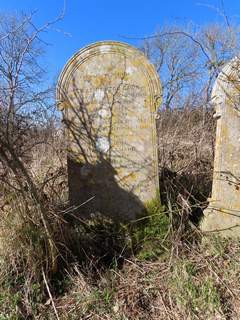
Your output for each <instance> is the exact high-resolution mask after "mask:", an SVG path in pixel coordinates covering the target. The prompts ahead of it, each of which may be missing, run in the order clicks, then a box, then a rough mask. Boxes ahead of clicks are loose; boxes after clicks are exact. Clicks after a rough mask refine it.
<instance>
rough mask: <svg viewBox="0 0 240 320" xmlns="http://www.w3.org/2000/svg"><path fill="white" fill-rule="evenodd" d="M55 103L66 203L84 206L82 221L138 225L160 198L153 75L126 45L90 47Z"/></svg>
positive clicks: (63, 81)
mask: <svg viewBox="0 0 240 320" xmlns="http://www.w3.org/2000/svg"><path fill="white" fill-rule="evenodd" d="M57 100H58V105H59V108H60V110H62V112H63V118H64V122H65V125H66V128H67V130H66V131H67V137H68V148H69V150H68V169H69V195H70V202H71V203H73V204H81V203H84V202H86V201H87V203H85V204H84V205H83V206H82V207H81V212H85V213H86V214H90V213H92V212H96V211H100V212H101V213H103V214H106V215H110V216H112V217H114V218H116V219H120V220H129V219H135V218H136V217H137V216H139V215H140V214H142V213H143V212H144V209H145V205H146V203H147V202H149V201H151V200H152V199H154V198H155V197H156V196H157V195H158V192H159V190H158V189H159V181H158V156H157V138H156V124H155V112H156V108H157V107H158V106H159V104H160V100H161V87H160V81H159V77H158V74H157V73H156V71H155V70H154V67H153V66H152V65H151V64H150V63H149V62H148V60H147V59H146V57H145V56H144V55H143V53H141V52H140V51H139V50H137V49H135V48H133V47H131V46H130V45H127V44H125V43H120V42H113V41H104V42H98V43H94V44H92V45H90V46H88V47H86V48H84V49H82V50H80V51H79V52H78V53H77V54H75V55H74V56H73V57H72V58H71V59H70V61H69V62H68V63H67V64H66V66H65V68H64V69H63V72H62V74H61V76H60V79H59V83H58V91H57ZM89 199H91V200H90V201H88V200H89Z"/></svg>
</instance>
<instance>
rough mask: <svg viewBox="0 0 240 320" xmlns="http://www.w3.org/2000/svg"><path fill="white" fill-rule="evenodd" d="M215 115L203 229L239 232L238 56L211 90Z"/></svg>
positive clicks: (233, 233)
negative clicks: (213, 155)
mask: <svg viewBox="0 0 240 320" xmlns="http://www.w3.org/2000/svg"><path fill="white" fill-rule="evenodd" d="M212 100H213V103H214V105H215V117H216V119H217V132H216V146H215V160H214V173H213V185H212V197H211V199H209V200H210V203H209V206H208V208H207V209H206V210H205V212H204V216H205V218H204V220H203V223H202V230H203V231H216V232H221V234H222V235H224V236H240V228H239V227H240V60H239V59H238V58H235V59H233V60H232V61H231V62H230V63H229V64H228V65H227V66H226V67H224V68H223V70H222V72H221V73H220V75H219V76H218V79H217V80H216V83H215V85H214V88H213V91H212Z"/></svg>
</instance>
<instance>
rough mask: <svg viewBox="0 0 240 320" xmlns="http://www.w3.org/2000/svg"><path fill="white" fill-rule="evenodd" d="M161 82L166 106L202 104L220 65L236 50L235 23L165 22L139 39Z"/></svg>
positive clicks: (206, 99)
mask: <svg viewBox="0 0 240 320" xmlns="http://www.w3.org/2000/svg"><path fill="white" fill-rule="evenodd" d="M143 40H144V41H143V45H142V49H143V51H144V52H145V54H146V55H147V56H148V57H149V58H150V59H151V60H152V61H153V63H154V65H155V67H156V68H157V71H158V72H159V75H160V78H161V81H162V86H163V106H164V108H166V109H171V108H183V107H190V106H191V107H196V106H201V105H206V104H207V103H208V102H209V100H210V92H211V89H212V85H213V83H214V80H215V79H216V77H217V75H218V74H219V72H220V70H221V68H222V66H223V65H224V64H225V63H226V62H227V61H229V59H231V58H232V57H233V56H235V55H236V54H237V52H238V48H239V39H238V27H236V26H232V27H231V26H230V25H228V26H225V25H221V24H211V25H207V26H205V27H202V28H196V27H195V28H194V26H193V25H192V24H190V25H189V26H187V27H179V26H170V27H169V26H165V27H163V28H162V29H160V30H159V31H158V32H156V34H155V35H153V36H150V37H147V38H145V39H143Z"/></svg>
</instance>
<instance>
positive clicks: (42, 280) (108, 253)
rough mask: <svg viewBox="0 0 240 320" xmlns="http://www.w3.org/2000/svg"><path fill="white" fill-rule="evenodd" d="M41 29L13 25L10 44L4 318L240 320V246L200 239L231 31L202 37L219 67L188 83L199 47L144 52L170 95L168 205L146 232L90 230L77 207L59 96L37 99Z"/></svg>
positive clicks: (0, 125) (163, 163)
mask: <svg viewBox="0 0 240 320" xmlns="http://www.w3.org/2000/svg"><path fill="white" fill-rule="evenodd" d="M31 19H32V17H31V16H25V17H23V20H18V19H17V20H16V19H12V18H11V19H10V20H11V24H9V23H7V24H6V21H5V24H4V25H3V26H4V27H5V28H6V29H4V28H3V29H2V30H1V35H0V43H1V45H2V47H3V48H4V50H5V51H1V54H2V55H3V54H5V56H3V57H4V61H2V60H1V58H0V63H1V67H2V69H1V73H2V74H3V75H4V79H3V80H1V83H0V111H1V114H0V163H1V185H0V204H1V205H0V226H1V229H0V234H1V241H0V244H1V245H0V265H1V272H0V319H3V320H4V319H12V320H14V319H15V320H16V319H19V320H20V319H106V320H107V319H116V320H117V319H118V320H120V319H121V320H123V319H142V320H143V319H222V320H223V319H239V317H240V310H239V308H240V305H239V290H240V287H239V283H240V282H239V274H240V273H239V262H240V261H239V259H240V252H239V241H237V240H235V241H230V240H228V241H227V240H222V239H215V238H213V239H209V242H208V241H207V240H205V241H203V242H201V233H200V232H199V230H198V228H197V225H198V222H199V219H200V217H201V215H202V209H203V208H204V206H205V205H206V201H207V198H208V196H209V194H210V189H211V179H212V169H213V150H214V148H213V146H214V136H215V124H214V120H213V118H212V113H213V111H212V108H211V105H210V101H209V95H208V93H209V92H210V89H211V85H212V82H213V80H214V77H215V76H216V75H217V72H218V68H219V66H221V65H222V64H223V63H224V61H226V60H227V59H228V58H230V57H231V55H233V54H234V52H235V51H234V50H235V49H236V46H235V40H236V37H235V35H234V34H232V32H233V30H232V29H231V30H230V31H231V32H230V35H231V37H226V34H223V32H221V31H222V29H221V28H209V29H204V30H202V31H203V32H201V34H198V35H193V36H194V37H195V38H194V39H195V40H196V39H197V40H196V41H197V42H199V41H201V42H200V43H201V44H202V46H203V47H202V48H203V49H204V52H206V53H207V57H208V59H207V61H206V60H204V59H202V58H200V60H198V64H197V68H196V66H194V65H192V64H191V65H190V66H189V69H188V73H187V74H186V75H185V74H184V73H182V72H183V71H184V70H185V66H186V62H187V60H186V59H188V58H189V54H190V55H191V58H192V59H191V62H192V63H193V62H194V61H195V59H196V58H198V57H199V54H200V53H203V52H202V51H203V50H202V48H200V49H201V50H200V51H201V52H200V53H199V52H198V49H199V45H197V42H194V43H195V44H196V47H194V48H192V47H191V46H190V47H189V45H188V48H189V49H190V50H189V51H187V50H184V49H185V48H184V47H182V46H181V45H180V44H181V41H182V40H181V39H182V37H183V33H179V32H178V31H176V30H175V29H174V32H175V35H177V36H176V37H175V42H171V41H170V39H169V38H168V40H167V41H166V40H165V42H163V41H162V39H163V37H162V36H161V34H160V33H158V34H157V35H156V36H155V38H154V39H155V40H156V42H155V43H154V45H153V43H152V42H149V43H145V44H144V45H145V49H154V48H155V49H157V51H154V50H153V51H154V54H153V56H152V55H151V54H152V50H150V51H151V52H150V51H148V52H147V53H149V56H150V57H151V58H152V60H154V59H153V58H154V57H155V58H158V60H157V61H155V62H159V65H158V67H159V73H160V74H161V76H162V79H163V83H164V90H165V91H164V97H165V98H164V99H165V100H164V107H165V108H164V109H163V110H162V111H161V112H159V117H160V118H159V120H158V137H159V169H160V170H159V171H160V182H161V185H160V188H161V197H162V204H163V206H159V204H156V203H155V202H153V203H152V204H150V205H149V208H148V213H149V215H148V217H147V218H146V219H145V221H144V223H134V224H130V225H123V224H116V223H115V222H113V221H111V220H110V219H106V218H103V217H102V216H101V215H95V216H94V217H92V219H90V220H89V221H82V219H81V206H80V207H78V208H71V207H69V204H68V202H67V176H66V163H65V161H66V160H65V159H66V151H65V146H64V136H63V133H62V131H61V126H60V125H59V123H58V122H57V123H56V122H54V121H53V118H52V117H49V115H52V113H51V112H50V110H51V108H50V106H51V103H49V101H50V102H51V101H52V100H51V96H50V97H49V93H50V92H51V90H42V91H41V92H36V91H35V90H36V88H38V85H39V83H40V82H39V81H40V80H39V79H40V76H41V74H42V73H41V72H42V69H41V70H39V69H38V65H37V64H35V62H36V61H34V59H32V58H30V57H32V53H33V51H32V49H34V50H37V47H35V42H34V41H35V40H37V44H38V35H39V33H41V31H42V30H45V29H44V28H43V29H41V28H33V25H32V24H31V23H30V29H28V28H29V22H31ZM4 30H5V33H3V31H4ZM21 31H22V32H21ZM23 31H24V32H23ZM210 31H211V32H210ZM29 32H30V33H29ZM176 32H177V33H176ZM184 32H187V31H186V30H185V31H184ZM35 33H36V34H35ZM168 33H169V37H170V38H171V39H172V37H173V35H174V33H173V30H170V31H169V32H168ZM164 34H165V35H164V37H166V30H165V31H164ZM162 35H163V33H162ZM196 36H197V38H196ZM19 37H20V38H19ZM22 37H23V38H22ZM9 39H10V41H8V40H9ZM16 39H17V41H16ZM19 39H20V40H21V41H19ZM31 39H32V40H31ZM165 39H166V38H165ZM187 39H188V40H189V39H190V38H189V37H188V38H187ZM30 40H31V41H30ZM188 40H187V41H186V43H185V42H184V43H185V46H187V43H189V41H188ZM3 41H4V42H3ZM29 41H30V42H29ZM10 43H15V45H16V47H14V46H10V45H9V44H10ZM174 43H175V44H176V45H175V47H174V46H172V44H174ZM216 43H217V46H215V45H214V44H216ZM33 44H34V45H33ZM24 45H25V46H24ZM19 46H20V47H19ZM154 46H155V47H154ZM16 48H18V50H16ZM224 48H225V49H224ZM233 49H234V50H233ZM216 50H217V51H219V55H216V54H215V51H216ZM16 52H21V53H22V54H23V55H20V56H17V58H18V59H21V62H22V63H19V60H16V56H15V54H16ZM34 52H35V53H37V54H39V56H41V54H42V51H41V50H40V48H39V49H38V50H37V51H34ZM150 53H151V54H150ZM163 53H164V56H161V54H163ZM185 54H187V55H185ZM192 54H193V55H192ZM24 55H25V56H24ZM34 56H35V57H37V55H34ZM178 57H179V59H177V58H178ZM180 57H181V59H180ZM165 58H166V59H167V60H165ZM205 58H206V57H205ZM6 61H7V62H8V63H7V64H5V63H6ZM165 61H167V62H166V63H165ZM174 61H175V62H174ZM30 62H31V63H30ZM12 63H13V65H15V68H11V65H12ZM24 63H25V64H24ZM29 63H30V64H29ZM199 64H200V65H201V67H202V68H203V67H204V66H205V76H204V77H203V78H202V76H201V79H204V81H205V83H204V84H203V85H202V86H201V90H199V92H200V93H199V92H198V90H197V89H196V86H195V85H197V84H198V83H199V73H198V72H199V70H200V69H199V68H198V67H199ZM9 66H10V67H9ZM156 66H157V65H156ZM162 66H165V67H164V68H163V69H161V67H162ZM175 66H178V68H175ZM206 66H207V67H206ZM25 67H26V69H24V68H25ZM4 68H5V69H4ZM19 68H20V69H19ZM22 68H23V69H22ZM8 69H9V70H10V71H11V72H12V73H11V72H10V73H9V72H7V70H8ZM168 69H169V72H168V71H167V70H168ZM16 70H18V73H14V72H15V71H16ZM161 70H162V71H161ZM206 70H207V71H206ZM40 71H41V72H40ZM176 71H177V73H176ZM193 71H194V73H192V72H193ZM208 71H209V74H208ZM26 72H27V73H26ZM33 72H34V73H33ZM19 75H20V77H19ZM166 75H167V76H166ZM191 75H192V76H194V79H192V80H194V81H189V77H190V76H191ZM207 75H208V76H209V78H208V76H207ZM165 76H166V77H165ZM182 76H184V77H182ZM185 76H186V78H185ZM164 77H165V78H164ZM29 79H30V80H29ZM36 79H37V82H35V80H36ZM179 80H181V81H179ZM190 80H191V79H190ZM12 81H15V82H14V85H13V83H12ZM28 81H30V82H28ZM33 84H34V85H33ZM30 89H31V90H30ZM193 89H194V90H193ZM29 101H30V102H29ZM200 102H201V103H200ZM29 103H31V108H27V107H29ZM27 110H28V112H27ZM29 110H30V111H29ZM52 121H53V122H52ZM59 128H60V129H59Z"/></svg>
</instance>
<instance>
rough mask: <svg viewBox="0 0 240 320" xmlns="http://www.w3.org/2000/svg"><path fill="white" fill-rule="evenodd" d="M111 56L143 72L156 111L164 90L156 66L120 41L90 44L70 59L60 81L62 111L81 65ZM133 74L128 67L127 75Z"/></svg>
mask: <svg viewBox="0 0 240 320" xmlns="http://www.w3.org/2000/svg"><path fill="white" fill-rule="evenodd" d="M110 54H114V55H115V56H116V55H119V56H121V57H123V58H126V59H127V60H129V61H131V64H132V67H133V68H136V69H138V71H141V73H142V75H143V76H144V77H145V79H146V81H147V84H148V88H149V93H150V96H151V97H153V99H154V100H153V101H152V102H151V108H152V110H151V111H152V112H155V111H156V109H157V108H158V107H159V106H160V105H161V102H162V88H161V84H160V80H159V76H158V74H157V73H156V70H155V68H154V66H153V65H152V64H151V63H150V62H149V61H148V59H147V58H146V56H145V55H144V53H143V52H141V51H140V50H138V49H136V48H134V47H133V46H131V45H129V44H127V43H124V42H119V41H99V42H96V43H93V44H90V45H88V46H86V47H84V48H82V49H80V50H79V51H78V52H77V53H76V54H74V55H73V56H72V57H71V58H70V59H69V61H68V62H67V64H66V65H65V67H64V69H63V70H62V72H61V74H60V77H59V79H58V86H57V105H58V107H59V109H60V110H61V111H64V108H65V102H66V101H65V95H66V92H68V90H69V87H70V86H71V84H72V81H73V79H74V77H75V73H76V71H77V70H78V69H79V67H80V65H81V64H86V63H88V61H89V60H90V59H91V58H94V57H95V56H101V57H104V55H110ZM94 72H96V73H97V70H94ZM131 72H132V73H133V70H131V66H128V67H126V73H131Z"/></svg>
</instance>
